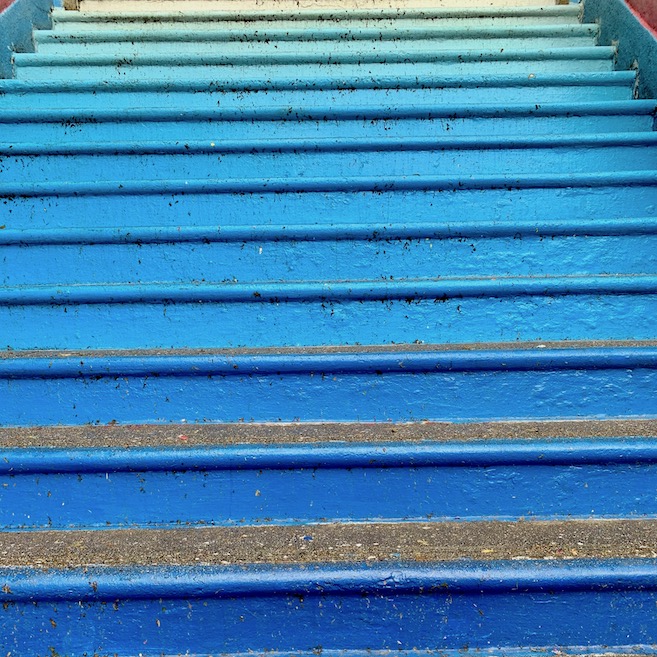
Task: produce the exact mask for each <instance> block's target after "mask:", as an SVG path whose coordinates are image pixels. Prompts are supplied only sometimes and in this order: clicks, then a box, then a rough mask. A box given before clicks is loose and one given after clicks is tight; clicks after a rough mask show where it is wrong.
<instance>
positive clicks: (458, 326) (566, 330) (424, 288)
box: [0, 272, 657, 349]
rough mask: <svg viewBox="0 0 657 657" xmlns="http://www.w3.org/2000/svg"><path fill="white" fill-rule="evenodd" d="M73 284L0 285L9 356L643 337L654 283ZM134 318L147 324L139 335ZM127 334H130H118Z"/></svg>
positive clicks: (0, 324)
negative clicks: (11, 351)
mask: <svg viewBox="0 0 657 657" xmlns="http://www.w3.org/2000/svg"><path fill="white" fill-rule="evenodd" d="M227 274H228V275H227V277H228V282H226V280H225V279H222V278H221V276H222V273H219V274H218V275H217V276H216V278H215V280H213V281H185V282H184V283H175V282H173V283H168V282H157V283H149V284H136V283H132V282H130V283H120V284H106V283H102V284H96V285H90V284H79V283H78V284H74V285H68V286H64V285H61V284H58V285H44V286H17V287H4V288H2V289H0V342H1V343H2V344H5V345H7V346H8V347H11V348H12V349H122V348H139V349H159V348H165V349H166V348H202V347H217V348H224V347H249V346H252V347H272V348H276V347H277V346H280V345H295V346H313V345H316V346H319V345H333V346H339V345H343V344H348V345H358V344H395V343H397V344H400V343H405V342H421V343H460V342H494V341H496V340H501V341H513V340H523V341H535V340H586V339H592V340H606V339H620V340H643V339H651V338H652V337H653V336H654V321H653V319H652V318H653V317H654V315H655V313H657V276H655V275H654V274H647V275H632V276H628V275H603V276H590V275H587V276H572V277H551V276H546V277H542V276H531V277H493V278H487V277H481V276H479V277H476V278H474V277H473V278H444V279H440V278H438V279H437V278H432V279H405V280H399V281H390V280H387V281H385V280H383V281H382V280H380V279H379V280H357V281H349V280H337V281H336V280H328V281H317V282H314V281H313V282H309V281H303V282H287V281H286V282H257V283H238V282H232V280H231V279H230V278H229V277H230V274H229V273H228V272H227ZM135 322H137V323H138V324H139V325H141V326H148V331H146V332H143V333H142V332H135V331H134V326H135ZM123 327H124V328H123Z"/></svg>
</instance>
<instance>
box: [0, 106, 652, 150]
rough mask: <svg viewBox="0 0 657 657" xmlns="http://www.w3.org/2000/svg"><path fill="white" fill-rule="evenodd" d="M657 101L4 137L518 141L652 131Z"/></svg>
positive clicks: (77, 124) (114, 122)
mask: <svg viewBox="0 0 657 657" xmlns="http://www.w3.org/2000/svg"><path fill="white" fill-rule="evenodd" d="M656 112H657V103H656V102H655V101H651V100H643V101H640V100H633V101H617V102H597V103H581V102H580V103H567V104H543V105H539V106H538V108H537V107H536V104H535V103H534V104H532V105H525V104H523V105H491V106H489V107H486V108H483V107H456V106H454V105H439V104H427V105H416V106H415V107H403V106H402V107H391V106H390V105H378V106H376V105H363V106H360V107H359V106H351V107H349V108H340V107H333V106H330V105H327V106H324V107H312V106H309V107H303V106H301V107H296V108H294V109H291V108H290V106H289V105H281V106H275V105H271V106H269V107H267V106H264V107H260V108H256V107H251V108H242V109H234V110H231V109H230V108H226V109H224V108H222V107H217V108H215V109H207V110H205V111H183V110H178V111H177V110H171V109H168V108H166V107H160V108H149V109H147V110H145V109H140V108H130V109H128V108H125V109H121V110H119V109H116V110H114V109H105V110H102V109H98V110H79V109H77V110H76V109H70V110H65V109H59V110H55V109H48V110H45V109H44V110H31V111H28V110H25V109H23V110H13V111H11V110H5V111H3V112H2V114H0V122H2V125H3V128H2V129H3V135H4V136H5V139H6V141H7V142H8V145H10V146H11V147H12V148H13V147H16V146H18V147H19V148H24V146H22V144H24V143H28V144H29V143H30V142H32V143H44V142H50V143H52V142H56V141H60V140H63V139H64V138H65V140H66V144H67V145H68V144H73V143H84V142H89V141H95V142H98V141H103V142H114V141H116V140H117V138H118V137H120V138H121V140H122V141H136V140H145V141H153V140H164V139H166V140H174V141H175V142H185V141H190V140H191V141H198V140H202V139H206V140H210V141H215V142H216V141H217V140H218V141H219V142H220V143H221V141H222V140H236V139H242V140H249V139H261V138H262V135H263V134H266V135H267V138H268V139H295V138H296V139H320V140H321V139H326V138H327V137H342V138H356V137H365V138H376V137H379V138H380V137H382V136H386V137H388V138H390V139H401V138H409V139H413V138H414V137H420V136H429V135H432V136H436V137H438V136H445V137H448V138H449V137H460V136H474V135H480V136H484V137H486V136H499V137H502V136H511V135H523V134H526V133H528V132H529V131H531V134H533V135H540V134H547V135H554V134H559V133H562V134H586V133H591V134H595V133H602V134H605V133H606V134H613V133H620V132H642V131H652V130H653V126H654V123H655V113H656Z"/></svg>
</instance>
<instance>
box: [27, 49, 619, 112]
mask: <svg viewBox="0 0 657 657" xmlns="http://www.w3.org/2000/svg"><path fill="white" fill-rule="evenodd" d="M605 52H606V50H605ZM44 57H45V56H44ZM436 57H438V55H436ZM17 58H18V56H17ZM30 58H31V60H30V62H31V63H30V65H29V66H26V65H25V64H24V62H25V60H21V62H20V63H19V62H18V61H17V62H16V66H15V76H16V78H17V79H18V80H22V81H26V82H27V81H33V82H36V81H43V82H51V81H52V80H59V81H69V80H70V81H86V80H92V81H106V80H108V81H114V80H116V81H121V82H123V83H126V82H139V81H144V80H153V81H167V80H171V81H177V80H184V81H188V82H189V81H191V82H201V81H202V82H206V83H208V84H209V83H211V82H212V81H213V80H216V79H217V78H221V79H224V80H226V84H227V85H232V84H239V81H240V80H243V79H245V78H250V77H253V75H254V73H255V74H257V75H259V76H261V80H265V79H267V78H268V77H269V76H270V75H271V74H273V73H276V72H279V73H280V72H283V73H284V74H285V75H288V76H295V77H299V78H312V77H314V76H317V75H322V76H324V77H333V78H335V79H341V78H344V77H347V76H370V77H372V76H374V77H377V76H382V75H389V76H408V75H416V76H431V75H433V76H442V75H450V76H467V75H481V76H484V75H496V74H497V75H499V74H508V75H514V74H523V75H526V76H527V75H540V74H546V73H549V74H555V73H572V72H573V71H577V72H579V73H605V72H611V71H613V62H612V60H611V58H610V57H608V56H607V55H606V54H605V55H604V56H603V55H601V56H600V57H598V58H595V59H579V58H578V57H577V56H576V55H573V57H572V58H571V59H545V60H542V61H529V62H525V61H515V60H513V61H509V60H504V59H501V58H498V60H497V61H472V62H463V63H460V62H457V61H452V62H435V63H412V64H405V63H401V64H399V63H389V64H386V63H368V64H325V65H321V64H307V65H304V64H292V63H290V64H285V65H284V66H283V67H282V66H281V65H280V64H272V65H271V66H266V65H264V64H263V63H262V62H260V61H257V62H255V63H254V64H253V65H252V66H248V65H244V66H233V65H230V64H223V65H221V64H218V65H212V64H204V63H202V61H201V60H199V62H198V63H197V64H195V65H189V66H186V65H183V64H178V65H174V63H173V62H170V63H167V64H163V65H161V66H158V65H155V64H153V65H142V66H139V65H137V64H136V63H134V61H133V62H127V63H123V64H121V62H120V61H117V62H116V63H112V64H109V65H107V66H102V65H97V66H84V65H81V64H80V62H79V61H78V62H76V64H75V65H73V64H72V63H71V65H65V64H63V65H60V66H57V65H56V64H47V63H46V62H45V61H43V62H41V61H40V60H39V59H38V58H39V55H30ZM256 66H257V67H258V68H257V71H254V70H253V69H254V67H256ZM281 68H285V71H281ZM480 102H481V99H480Z"/></svg>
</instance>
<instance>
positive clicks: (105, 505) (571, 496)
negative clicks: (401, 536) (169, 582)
mask: <svg viewBox="0 0 657 657" xmlns="http://www.w3.org/2000/svg"><path fill="white" fill-rule="evenodd" d="M181 430H182V431H184V430H185V428H184V427H182V428H181ZM181 436H182V438H181V444H183V439H186V436H185V435H184V434H181ZM3 454H4V457H3V458H4V460H3V463H2V473H1V474H0V487H2V490H3V504H2V507H0V527H1V528H2V530H8V529H11V530H25V529H46V528H48V529H72V528H76V529H110V528H117V527H131V526H150V525H159V526H171V527H176V526H181V525H182V526H187V525H194V524H199V525H241V524H246V525H252V524H290V523H299V524H303V523H316V522H327V521H331V522H334V521H350V522H352V521H353V522H362V521H375V520H382V519H383V520H400V519H404V520H417V521H427V520H454V519H458V520H461V521H462V520H469V521H474V520H483V519H489V518H494V519H497V520H501V519H506V520H518V519H521V518H524V519H528V518H534V519H541V518H542V519H548V518H575V517H578V518H584V519H586V518H589V517H591V516H597V517H626V516H653V517H654V515H655V505H654V497H655V494H654V486H653V482H654V481H655V476H656V475H657V450H655V449H654V446H653V445H652V444H651V443H649V442H648V441H635V442H630V441H622V440H615V441H597V442H592V441H588V442H587V441H585V440H578V441H563V442H554V441H553V442H548V443H541V442H537V443H529V442H527V443H514V442H503V443H489V444H482V443H479V444H477V443H475V444H467V443H451V444H449V445H447V446H446V445H444V444H443V445H441V444H431V443H424V444H422V445H421V446H420V445H418V444H404V445H401V444H394V443H391V444H386V445H385V446H383V445H380V446H377V445H369V446H362V445H361V446H358V445H356V446H350V447H346V446H341V447H335V446H330V445H326V444H324V445H313V446H304V447H292V448H285V447H273V448H267V447H254V448H248V447H243V448H230V447H229V448H226V447H224V448H214V449H213V448H196V449H171V448H163V449H161V450H159V451H158V450H157V449H156V448H155V449H151V450H138V449H137V450H135V449H132V450H129V451H127V452H122V451H120V450H111V449H107V450H101V449H97V450H76V449H74V448H72V449H68V450H66V449H52V448H49V449H45V450H42V449H41V450H40V449H28V450H11V449H4V450H3ZM505 459H506V461H508V462H507V463H505V462H504V461H505ZM514 461H515V462H514ZM445 491H449V495H446V494H445Z"/></svg>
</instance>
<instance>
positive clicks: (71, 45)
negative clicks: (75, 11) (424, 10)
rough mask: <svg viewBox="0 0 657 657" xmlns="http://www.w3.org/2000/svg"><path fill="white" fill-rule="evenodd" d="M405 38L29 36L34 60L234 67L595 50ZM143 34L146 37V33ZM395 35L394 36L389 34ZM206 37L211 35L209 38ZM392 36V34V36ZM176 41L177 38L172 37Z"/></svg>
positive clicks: (558, 41) (543, 41)
mask: <svg viewBox="0 0 657 657" xmlns="http://www.w3.org/2000/svg"><path fill="white" fill-rule="evenodd" d="M424 32H425V31H423V32H422V33H421V34H420V36H418V37H417V38H415V39H411V36H410V35H409V36H408V37H407V38H406V39H400V40H396V38H395V39H386V38H385V36H386V35H381V34H379V36H378V37H374V38H371V39H365V38H354V37H353V36H351V35H349V34H346V35H344V37H343V38H337V39H333V40H323V41H310V40H308V41H305V40H304V41H302V40H299V41H295V40H294V39H292V38H290V39H281V38H279V39H278V40H273V39H267V38H266V36H264V35H263V39H264V40H263V41H255V40H252V41H249V40H244V41H240V40H239V39H234V40H230V41H222V40H219V39H205V40H203V39H201V38H200V37H199V35H194V34H189V33H173V34H169V33H168V34H166V35H160V34H158V36H162V38H161V39H160V40H158V41H154V40H152V39H151V40H148V39H144V38H143V35H142V34H139V35H137V34H135V35H133V34H131V33H130V32H124V33H121V34H120V35H112V36H115V40H114V41H110V40H109V39H108V40H107V41H105V40H103V41H89V40H87V38H86V36H83V35H80V40H79V41H78V40H77V39H74V38H73V37H77V36H78V35H71V38H70V39H67V40H66V41H64V40H62V39H55V38H53V36H54V35H53V33H51V32H47V33H46V35H45V37H43V36H41V35H39V34H36V35H35V47H36V52H37V53H39V54H40V55H58V56H62V57H88V56H89V57H91V56H98V57H106V56H107V57H153V56H156V55H160V56H163V57H171V56H177V55H185V56H195V57H199V58H202V57H204V56H205V55H212V56H213V57H216V58H219V57H224V58H225V61H226V63H232V64H235V65H239V64H242V63H244V64H254V63H262V64H267V63H271V62H277V61H281V62H282V63H285V62H286V61H289V60H293V61H295V62H296V61H299V60H302V58H303V60H306V61H312V62H315V61H316V62H318V63H341V62H343V61H344V62H353V61H354V59H355V58H357V59H358V61H365V62H367V61H370V60H371V59H372V58H374V57H376V58H377V61H381V60H382V59H383V58H385V59H386V61H390V62H394V61H399V60H400V59H402V60H414V59H417V60H418V61H426V60H427V59H429V58H430V57H431V54H432V53H434V52H435V53H439V52H443V51H454V50H457V49H463V50H465V51H472V50H476V49H481V50H498V51H502V50H509V49H513V50H518V49H522V48H525V49H537V48H541V49H545V50H547V49H553V48H587V47H593V46H595V35H594V34H591V33H590V32H591V30H588V31H587V32H586V33H584V34H582V35H573V36H571V35H566V36H558V35H555V36H553V35H550V34H548V35H546V36H526V37H525V36H520V37H506V36H502V37H498V38H493V37H491V38H488V39H481V38H478V37H464V38H443V37H442V36H441V35H438V36H436V37H434V36H433V35H431V34H426V35H425V34H424ZM145 34H149V33H148V32H146V33H145ZM393 34H395V33H393ZM103 36H104V35H103ZM208 36H215V35H214V34H209V35H208ZM396 36H397V35H396V34H395V37H396ZM176 37H178V38H176Z"/></svg>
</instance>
